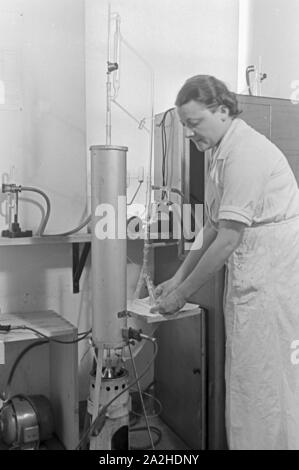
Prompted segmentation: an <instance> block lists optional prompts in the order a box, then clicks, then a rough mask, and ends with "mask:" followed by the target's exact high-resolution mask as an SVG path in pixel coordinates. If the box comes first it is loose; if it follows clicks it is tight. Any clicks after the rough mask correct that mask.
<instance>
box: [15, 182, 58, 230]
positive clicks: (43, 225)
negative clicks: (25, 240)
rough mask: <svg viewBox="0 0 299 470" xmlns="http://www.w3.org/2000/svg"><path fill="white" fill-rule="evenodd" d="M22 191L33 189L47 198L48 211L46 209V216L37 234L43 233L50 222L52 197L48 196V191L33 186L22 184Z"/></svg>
mask: <svg viewBox="0 0 299 470" xmlns="http://www.w3.org/2000/svg"><path fill="white" fill-rule="evenodd" d="M22 191H31V192H33V193H38V194H40V195H41V196H43V198H44V199H45V201H46V204H47V211H46V215H45V217H44V218H43V219H42V221H41V224H40V226H39V228H38V230H37V235H40V236H41V235H42V234H43V233H44V231H45V228H46V225H47V223H48V220H49V217H50V211H51V203H50V199H49V198H48V196H47V195H46V193H44V192H43V191H41V190H40V189H37V188H33V187H31V186H22Z"/></svg>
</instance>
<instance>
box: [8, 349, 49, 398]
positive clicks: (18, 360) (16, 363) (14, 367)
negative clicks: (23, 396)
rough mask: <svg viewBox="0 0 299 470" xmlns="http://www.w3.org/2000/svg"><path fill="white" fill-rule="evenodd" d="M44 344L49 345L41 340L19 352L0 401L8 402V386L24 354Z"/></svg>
mask: <svg viewBox="0 0 299 470" xmlns="http://www.w3.org/2000/svg"><path fill="white" fill-rule="evenodd" d="M46 343H49V340H41V341H36V342H34V343H32V344H30V345H29V346H27V347H26V348H25V349H23V351H21V352H20V354H19V355H18V357H17V359H16V360H15V362H14V364H13V366H12V368H11V371H10V373H9V376H8V379H7V382H6V386H5V388H4V392H3V393H2V394H1V399H2V400H3V401H4V402H6V401H8V400H9V395H10V385H11V382H12V379H13V376H14V373H15V371H16V368H17V366H18V365H19V362H20V361H21V359H22V358H23V357H24V356H25V354H27V352H28V351H30V350H31V349H33V348H36V347H37V346H42V345H43V344H46Z"/></svg>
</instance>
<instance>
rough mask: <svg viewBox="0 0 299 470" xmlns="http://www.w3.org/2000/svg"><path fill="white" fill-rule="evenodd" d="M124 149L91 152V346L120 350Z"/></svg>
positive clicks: (123, 290)
mask: <svg viewBox="0 0 299 470" xmlns="http://www.w3.org/2000/svg"><path fill="white" fill-rule="evenodd" d="M127 150H128V149H127V147H118V146H114V145H96V146H92V147H91V148H90V151H91V210H92V287H93V289H92V302H93V324H92V337H93V341H94V343H95V345H96V346H97V345H103V346H104V347H105V348H116V347H122V346H123V345H124V341H123V339H122V332H121V329H122V328H124V327H126V317H125V316H122V313H123V312H124V311H125V310H126V289H127V240H126V174H127V173H126V157H127Z"/></svg>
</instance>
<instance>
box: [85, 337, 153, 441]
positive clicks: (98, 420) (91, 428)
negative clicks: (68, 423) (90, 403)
mask: <svg viewBox="0 0 299 470" xmlns="http://www.w3.org/2000/svg"><path fill="white" fill-rule="evenodd" d="M141 337H142V339H145V340H147V341H151V343H152V344H153V346H154V351H153V357H152V359H151V360H150V362H149V363H148V364H147V366H146V367H145V369H144V370H143V372H142V373H141V374H140V376H139V377H138V378H137V379H135V380H133V382H131V383H130V384H129V385H128V386H127V387H126V388H124V389H123V390H122V391H121V392H120V393H118V394H117V395H116V396H115V397H114V398H112V400H110V401H109V402H108V403H107V404H106V405H104V406H103V407H102V408H101V409H100V410H99V413H98V415H97V417H96V419H95V420H94V421H93V422H92V423H91V425H90V426H89V427H88V429H87V430H86V431H85V433H84V434H83V436H82V437H81V439H80V441H79V443H78V445H77V447H76V450H80V449H81V447H82V445H83V444H84V443H85V441H86V440H87V439H88V438H89V437H90V436H91V435H92V433H93V431H94V430H95V429H96V428H97V426H98V425H102V426H103V425H104V423H105V415H106V412H107V410H108V408H109V406H110V405H111V404H112V403H113V402H114V401H115V400H117V399H118V398H119V397H120V396H121V395H122V394H123V393H125V392H127V391H128V390H130V389H131V388H132V387H133V386H134V385H135V384H136V383H137V382H138V381H139V380H141V379H142V377H144V376H145V374H146V373H147V372H148V370H149V369H150V367H151V365H152V364H153V362H154V360H155V359H156V356H157V354H158V345H157V343H156V341H155V339H153V338H150V337H149V336H146V335H141Z"/></svg>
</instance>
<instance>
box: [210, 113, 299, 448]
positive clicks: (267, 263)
mask: <svg viewBox="0 0 299 470" xmlns="http://www.w3.org/2000/svg"><path fill="white" fill-rule="evenodd" d="M206 203H207V213H208V216H209V218H210V220H211V222H212V223H213V224H214V225H215V227H216V228H217V225H218V222H219V220H222V219H227V220H236V221H240V222H243V223H244V224H245V225H246V228H245V231H244V236H243V239H242V242H241V244H240V245H239V246H238V248H237V249H236V250H235V251H234V253H233V254H232V255H231V256H230V258H229V260H228V262H227V282H226V293H225V298H224V314H225V327H226V364H225V380H226V428H227V438H228V444H229V448H230V449H250V450H253V449H273V450H274V449H275V450H276V449H299V364H296V361H295V362H294V360H293V362H292V359H294V349H292V347H294V344H296V343H294V342H295V341H297V340H299V191H298V187H297V184H296V181H295V178H294V175H293V173H292V171H291V169H290V167H289V165H288V163H287V161H286V159H285V157H284V156H283V155H282V153H281V152H280V151H279V150H278V149H277V147H275V146H274V145H273V144H272V143H271V142H269V141H268V140H267V139H266V138H265V137H263V136H262V135H260V134H259V133H257V132H256V131H254V130H253V129H252V128H251V127H249V126H247V124H245V123H244V122H243V121H242V120H240V119H236V120H234V121H233V123H232V125H231V127H230V129H229V131H228V132H227V133H226V134H225V136H224V138H223V139H222V141H221V143H220V145H219V147H218V148H217V149H216V150H215V151H214V153H213V155H212V156H211V159H210V168H209V178H208V182H207V192H206ZM298 357H299V354H298Z"/></svg>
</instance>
